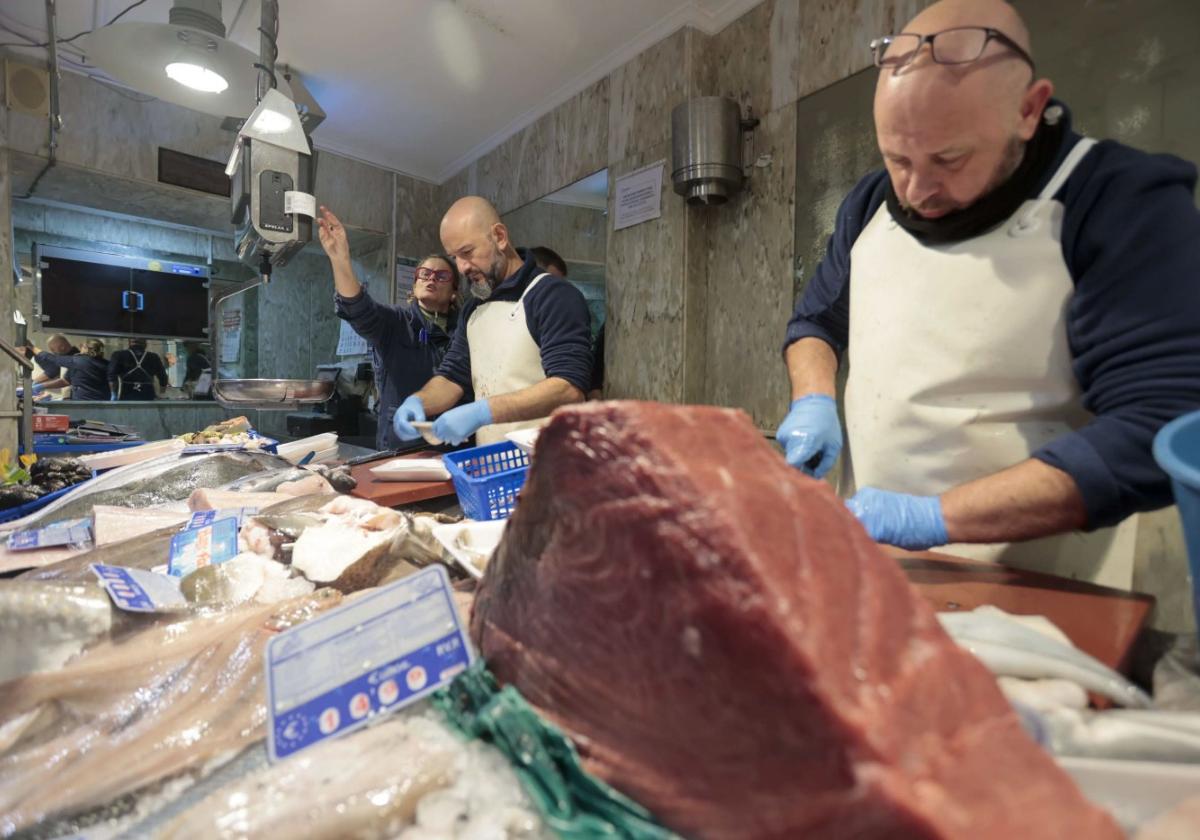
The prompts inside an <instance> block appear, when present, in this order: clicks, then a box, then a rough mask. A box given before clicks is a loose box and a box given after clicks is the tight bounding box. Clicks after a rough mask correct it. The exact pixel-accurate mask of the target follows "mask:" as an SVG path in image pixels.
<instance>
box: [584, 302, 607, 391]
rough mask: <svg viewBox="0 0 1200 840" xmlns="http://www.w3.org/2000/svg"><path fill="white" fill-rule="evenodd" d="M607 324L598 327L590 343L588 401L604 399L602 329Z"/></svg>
mask: <svg viewBox="0 0 1200 840" xmlns="http://www.w3.org/2000/svg"><path fill="white" fill-rule="evenodd" d="M606 326H608V322H607V321H606V322H605V323H603V324H601V325H600V329H599V330H597V331H596V339H595V340H594V341H593V342H592V385H591V387H590V388H589V389H588V399H589V400H599V399H603V398H604V328H605V327H606Z"/></svg>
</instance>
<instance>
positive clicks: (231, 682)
mask: <svg viewBox="0 0 1200 840" xmlns="http://www.w3.org/2000/svg"><path fill="white" fill-rule="evenodd" d="M340 601H341V596H340V595H339V594H338V593H336V592H333V591H331V590H320V591H318V592H315V593H313V594H312V595H308V596H304V597H302V598H297V599H293V600H290V601H287V602H283V603H281V604H278V605H272V606H261V605H256V606H251V607H246V608H241V609H235V610H230V611H216V612H207V613H201V614H196V615H190V616H187V617H185V618H181V619H177V620H174V621H166V622H160V623H157V624H155V625H153V626H151V627H148V628H146V629H145V630H143V631H142V632H141V633H138V634H136V635H135V636H133V637H130V638H128V639H126V640H125V641H123V642H121V643H119V644H112V643H101V644H99V645H97V646H96V647H94V648H92V649H91V650H89V651H87V652H86V653H85V654H83V655H82V656H80V657H78V658H76V659H75V660H73V661H72V662H70V663H68V665H67V666H66V667H64V668H62V669H61V670H59V671H54V672H47V673H43V674H34V675H29V676H26V677H24V678H21V679H18V680H13V681H10V682H7V683H4V684H0V710H3V712H0V714H2V715H3V719H0V726H3V725H4V724H6V723H7V722H8V721H10V720H12V719H14V718H17V717H19V716H21V715H23V714H26V713H28V712H30V711H32V710H35V709H38V708H40V707H42V706H43V705H44V704H48V703H51V702H52V701H53V702H54V703H56V704H57V705H58V706H60V707H62V708H63V709H67V710H69V711H70V712H71V715H72V716H73V719H74V720H78V721H79V722H78V724H77V725H74V726H71V727H68V728H66V729H61V728H60V729H59V730H55V731H53V732H52V733H51V736H52V737H49V738H39V739H36V740H34V741H33V742H32V743H21V742H17V743H16V744H14V745H13V746H11V747H10V748H9V749H8V750H6V751H5V752H4V753H3V754H0V836H2V837H8V836H11V835H12V834H14V833H15V832H17V831H20V830H23V829H25V828H28V827H30V826H31V825H34V824H37V823H41V822H43V821H45V820H47V819H53V818H57V817H61V816H68V815H70V814H72V813H77V812H79V811H82V810H84V809H87V808H90V807H95V806H98V805H103V804H105V803H107V802H109V801H111V800H112V799H114V798H115V797H118V796H121V795H124V794H127V793H131V792H133V791H136V790H139V789H141V788H144V787H146V786H148V785H151V784H155V783H158V782H161V781H163V780H166V779H168V778H173V777H175V776H178V775H179V774H181V773H184V772H187V771H194V770H199V769H201V768H202V767H205V766H206V765H211V763H212V762H213V761H214V759H217V758H218V757H224V756H230V757H231V756H232V755H234V754H236V753H237V752H239V751H240V750H242V749H244V748H245V747H246V746H249V745H251V744H254V743H257V742H258V741H260V740H262V738H263V737H264V735H265V721H266V708H265V705H264V691H263V686H262V680H263V653H264V650H265V647H266V643H267V640H268V639H269V638H270V637H271V636H272V635H274V634H275V633H276V632H279V631H280V630H283V629H287V628H288V627H291V626H294V625H295V624H297V623H299V622H301V621H304V620H307V619H308V618H310V617H312V616H313V615H315V614H317V613H319V612H322V611H324V610H326V609H329V608H331V607H334V606H336V605H337V604H338V603H339V602H340ZM49 779H52V780H53V782H52V783H50V784H48V783H47V780H49Z"/></svg>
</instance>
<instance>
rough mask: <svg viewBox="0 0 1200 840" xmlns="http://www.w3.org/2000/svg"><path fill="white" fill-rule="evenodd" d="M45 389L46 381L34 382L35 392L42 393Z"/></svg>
mask: <svg viewBox="0 0 1200 840" xmlns="http://www.w3.org/2000/svg"><path fill="white" fill-rule="evenodd" d="M45 390H46V384H45V383H44V382H34V383H33V393H35V394H40V393H42V391H45Z"/></svg>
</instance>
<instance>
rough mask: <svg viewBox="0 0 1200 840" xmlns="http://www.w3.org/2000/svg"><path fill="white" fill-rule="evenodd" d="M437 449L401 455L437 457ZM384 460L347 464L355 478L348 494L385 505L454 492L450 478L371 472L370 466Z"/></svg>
mask: <svg viewBox="0 0 1200 840" xmlns="http://www.w3.org/2000/svg"><path fill="white" fill-rule="evenodd" d="M441 454H442V453H440V452H436V451H433V450H424V451H421V452H410V453H408V454H407V455H401V456H399V457H401V458H440V457H441ZM382 463H384V462H383V461H371V462H368V463H366V464H358V465H357V466H354V467H351V468H350V474H351V475H352V476H354V480H355V481H357V482H358V486H357V487H355V488H354V490H352V491H351V495H353V496H358V497H359V498H360V499H369V500H370V501H372V502H374V503H375V504H377V505H383V506H384V507H400V506H402V505H411V504H416V503H417V502H424V501H426V500H428V499H437V498H441V497H442V496H453V495H454V484H453V483H452V482H450V481H380V480H379V479H377V478H375V476H374V475H372V474H371V468H372V467H377V466H379V465H380V464H382Z"/></svg>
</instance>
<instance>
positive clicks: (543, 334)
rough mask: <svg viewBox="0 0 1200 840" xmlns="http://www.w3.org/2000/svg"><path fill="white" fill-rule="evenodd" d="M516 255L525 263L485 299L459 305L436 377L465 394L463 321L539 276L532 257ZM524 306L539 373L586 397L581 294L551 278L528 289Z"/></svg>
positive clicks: (467, 365)
mask: <svg viewBox="0 0 1200 840" xmlns="http://www.w3.org/2000/svg"><path fill="white" fill-rule="evenodd" d="M517 253H519V254H520V255H521V257H522V258H523V259H524V260H525V264H524V265H522V266H521V267H520V269H518V270H517V271H516V273H515V274H513V275H511V276H510V277H508V278H507V279H506V280H505V281H504V282H503V283H501V284H500V285H499V286H497V287H496V288H495V289H493V290H492V295H491V297H489V298H488V299H487V300H478V299H476V298H472V299H471V300H470V301H468V302H467V305H466V306H465V307H463V313H462V317H461V318H460V319H459V322H458V329H457V330H456V331H455V333H454V340H453V341H451V342H450V349H449V350H448V351H447V352H446V358H445V359H443V360H442V363H441V365H440V366H439V367H438V370H437V372H438V375H439V376H444V377H446V378H447V379H449V380H450V381H451V382H453V383H454V384H456V385H458V386H459V387H460V388H462V389H464V390H466V391H469V390H471V352H470V350H469V348H468V347H467V322H468V321H469V320H470V318H471V313H472V312H474V311H475V310H476V309H477V308H478V307H480V306H487V305H488V304H489V303H491V302H493V301H514V300H517V299H519V298H520V297H521V295H522V294H524V292H525V289H526V287H528V286H529V284H530V283H531V282H533V279H534V278H535V277H537V276H538V275H539V274H541V273H542V270H541V269H540V268H538V266H537V263H535V262H534V261H533V254H532V253H530V252H527V251H525V249H523V248H522V249H518V251H517ZM524 306H525V324H526V326H528V327H529V334H530V335H531V336H533V340H534V343H536V344H537V346H538V348H539V349H540V350H541V356H542V370H543V372H545V374H546V376H547V378H549V377H551V376H555V377H558V378H560V379H565V380H566V381H567V382H570V383H571V384H572V385H574V386H575V387H576V388H578V389H579V390H580V391H582V392H584V393H585V394H586V393H587V391H588V385H589V384H590V383H591V379H592V330H591V315H590V314H589V313H588V308H587V302H586V301H585V300H584V299H583V293H582V292H580V291H579V290H578V289H576V288H575V287H574V286H572V285H571V284H570V283H567V282H565V281H560V280H559V279H558V278H557V277H553V276H550V277H546V278H543V279H542V281H541V282H540V283H538V284H537V285H536V286H534V287H533V291H531V292H530V293H529V295H528V296H527V297H526V298H525V303H524ZM495 351H496V352H497V353H502V352H504V348H503V347H497V348H495Z"/></svg>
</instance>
